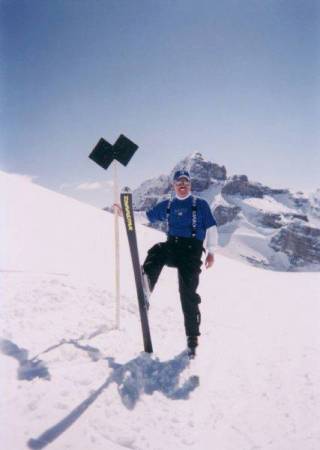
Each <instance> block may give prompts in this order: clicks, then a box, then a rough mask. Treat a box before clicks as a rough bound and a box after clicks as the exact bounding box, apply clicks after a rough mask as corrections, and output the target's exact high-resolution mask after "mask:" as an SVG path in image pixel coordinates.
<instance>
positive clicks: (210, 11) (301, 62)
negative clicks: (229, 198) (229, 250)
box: [0, 0, 320, 207]
mask: <svg viewBox="0 0 320 450" xmlns="http://www.w3.org/2000/svg"><path fill="white" fill-rule="evenodd" d="M0 14H1V16H0V20H1V23H0V25H1V26H0V29H1V31H0V33H1V35H0V37H1V39H0V52H1V55H0V56H1V60H0V62H1V65H0V67H1V75H0V77H1V78H0V95H1V111H0V114H1V117H0V119H1V125H0V127H1V129H0V131H1V138H0V169H2V170H4V171H7V172H14V173H19V174H23V175H27V176H29V177H31V178H32V179H33V180H34V181H35V182H36V183H39V184H41V185H42V186H45V187H48V188H50V189H54V190H55V191H58V192H61V193H63V194H66V195H70V196H73V197H75V198H78V199H80V200H82V201H85V202H88V203H91V204H93V205H95V206H98V207H103V206H105V205H106V204H110V202H111V201H112V179H113V172H112V169H111V168H110V169H109V170H108V171H104V170H103V169H101V168H100V167H99V166H97V165H95V164H94V163H93V162H92V161H91V160H90V159H88V155H89V153H90V152H91V150H92V149H93V147H94V146H95V144H96V143H97V141H98V140H99V139H100V137H104V138H105V139H107V140H108V141H109V142H110V143H113V142H114V141H115V140H116V139H117V137H118V136H119V135H120V134H121V133H123V134H125V135H126V136H127V137H129V138H130V139H131V140H132V141H134V142H135V143H136V144H137V145H139V150H138V151H137V152H136V154H135V155H134V157H133V159H132V160H131V162H130V163H129V165H128V166H127V167H126V168H120V170H119V178H120V181H119V183H120V186H125V185H129V186H130V187H132V188H135V187H137V186H138V185H139V183H141V182H142V181H144V180H146V179H149V178H152V177H155V176H158V175H160V174H163V173H169V172H170V171H171V169H172V167H173V166H174V165H175V164H176V163H177V162H178V161H179V160H181V159H182V158H184V157H185V156H187V155H188V154H190V153H193V152H195V151H198V152H201V153H202V154H203V156H204V157H205V158H206V159H209V160H211V161H213V162H216V163H218V164H221V165H225V166H226V168H227V174H228V175H233V174H247V175H248V177H249V179H251V180H253V181H259V182H262V183H265V184H267V185H269V186H270V187H289V188H291V189H293V190H303V191H313V190H315V189H317V188H318V187H320V181H319V180H320V177H319V167H320V132H319V126H318V124H319V122H320V106H319V105H320V102H319V97H320V94H319V93H320V80H319V78H320V56H319V51H320V4H319V2H318V1H316V0H300V1H298V0H241V1H240V0H226V1H224V2H220V1H216V0H197V1H193V0H192V1H191V0H170V1H169V0H148V1H147V0H99V1H98V0H90V1H89V0H77V1H75V0H72V1H71V0H28V1H25V0H19V1H17V0H1V1H0Z"/></svg>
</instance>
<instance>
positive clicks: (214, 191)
mask: <svg viewBox="0 0 320 450" xmlns="http://www.w3.org/2000/svg"><path fill="white" fill-rule="evenodd" d="M182 168H184V169H187V170H188V171H189V172H190V175H191V179H192V192H193V194H195V195H197V196H199V197H202V198H205V199H206V200H207V201H208V203H209V204H210V206H211V208H212V211H213V213H214V215H215V218H216V221H217V223H218V228H219V245H220V251H221V252H222V253H224V254H226V255H229V256H231V257H235V258H238V259H243V260H245V261H247V262H249V263H250V264H253V265H256V266H260V267H263V268H269V269H273V270H287V271H290V270H317V271H318V270H320V189H318V190H317V191H316V192H315V193H313V194H311V195H309V196H307V195H305V194H303V193H302V192H298V193H293V192H291V191H290V190H289V189H272V188H270V187H268V186H264V185H263V184H261V183H258V182H252V181H250V180H249V179H248V177H247V176H246V175H234V176H231V177H228V176H227V170H226V168H225V166H220V165H219V164H216V163H214V162H211V161H208V160H206V159H205V158H203V156H202V154H201V153H194V154H192V155H190V156H188V157H186V158H184V159H183V160H182V161H180V162H178V163H177V164H176V165H175V167H173V169H172V171H171V172H170V174H169V175H161V176H159V177H158V178H154V179H151V180H147V181H145V182H143V183H142V184H141V185H140V186H139V187H138V188H137V189H136V190H135V191H134V192H133V201H134V208H135V210H138V211H143V210H146V209H148V208H150V207H152V206H154V205H155V204H156V203H157V202H158V201H159V200H161V199H164V198H168V197H170V196H171V195H172V177H173V174H174V172H175V171H176V170H178V169H182ZM156 226H157V225H156ZM158 228H159V229H161V227H160V226H159V227H158Z"/></svg>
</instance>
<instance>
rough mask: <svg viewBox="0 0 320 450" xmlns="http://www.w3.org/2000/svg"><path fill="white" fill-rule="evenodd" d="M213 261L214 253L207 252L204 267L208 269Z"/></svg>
mask: <svg viewBox="0 0 320 450" xmlns="http://www.w3.org/2000/svg"><path fill="white" fill-rule="evenodd" d="M213 263H214V255H213V254H212V253H208V254H207V257H206V261H205V266H206V269H209V268H210V267H211V266H213Z"/></svg>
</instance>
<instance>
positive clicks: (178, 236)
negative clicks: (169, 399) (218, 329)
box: [142, 170, 217, 357]
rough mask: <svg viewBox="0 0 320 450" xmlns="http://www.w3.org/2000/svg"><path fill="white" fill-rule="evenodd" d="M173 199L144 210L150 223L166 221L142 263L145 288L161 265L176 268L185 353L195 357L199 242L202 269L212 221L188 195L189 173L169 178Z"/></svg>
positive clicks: (213, 232) (211, 241)
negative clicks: (164, 238) (164, 231)
mask: <svg viewBox="0 0 320 450" xmlns="http://www.w3.org/2000/svg"><path fill="white" fill-rule="evenodd" d="M173 187H174V190H175V197H174V198H173V199H172V200H164V201H161V202H159V203H158V204H157V205H156V206H154V207H153V208H151V209H150V210H148V211H147V213H146V214H147V218H148V220H149V221H150V222H152V223H153V222H157V221H162V222H167V225H168V238H167V241H166V242H161V243H158V244H156V245H154V246H153V247H152V248H151V249H150V250H149V251H148V255H147V258H146V260H145V261H144V263H143V266H142V268H143V277H144V283H145V285H146V284H148V288H149V289H150V291H151V292H152V291H153V289H154V287H155V284H156V282H157V280H158V278H159V275H160V273H161V270H162V268H163V266H164V265H167V266H169V267H176V268H177V269H178V280H179V292H180V299H181V305H182V311H183V315H184V326H185V332H186V336H187V345H188V352H189V355H190V356H191V357H194V356H195V351H196V347H197V345H198V336H200V330H199V326H200V318H201V316H200V310H199V303H200V302H201V299H200V296H199V294H197V292H196V291H197V287H198V284H199V275H200V272H201V269H200V267H201V265H202V262H201V256H202V251H203V250H204V249H203V242H204V240H205V238H206V248H207V256H206V259H205V266H206V268H209V267H211V266H212V265H213V263H214V248H215V246H216V244H217V227H216V225H217V224H216V221H215V219H214V217H213V215H212V212H211V210H210V207H209V205H208V203H207V202H206V201H205V200H203V199H200V198H196V197H194V196H192V195H191V180H190V175H189V172H188V171H186V170H178V171H176V172H175V174H174V177H173Z"/></svg>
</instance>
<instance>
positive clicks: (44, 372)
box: [0, 339, 50, 381]
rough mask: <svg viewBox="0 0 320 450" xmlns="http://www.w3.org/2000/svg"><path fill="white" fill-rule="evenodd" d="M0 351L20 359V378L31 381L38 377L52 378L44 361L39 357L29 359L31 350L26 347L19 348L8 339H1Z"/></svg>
mask: <svg viewBox="0 0 320 450" xmlns="http://www.w3.org/2000/svg"><path fill="white" fill-rule="evenodd" d="M0 351H1V352H2V353H3V354H4V355H6V356H11V357H12V358H14V359H16V360H17V361H18V363H19V367H18V379H19V380H27V381H30V380H33V379H34V378H37V377H39V378H44V379H45V380H50V374H49V371H48V369H47V367H46V365H45V364H44V362H43V361H41V360H40V359H38V358H37V357H34V358H32V359H28V355H29V352H28V350H26V349H25V348H19V347H18V346H17V345H16V344H14V343H13V342H11V341H9V340H8V339H0Z"/></svg>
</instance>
